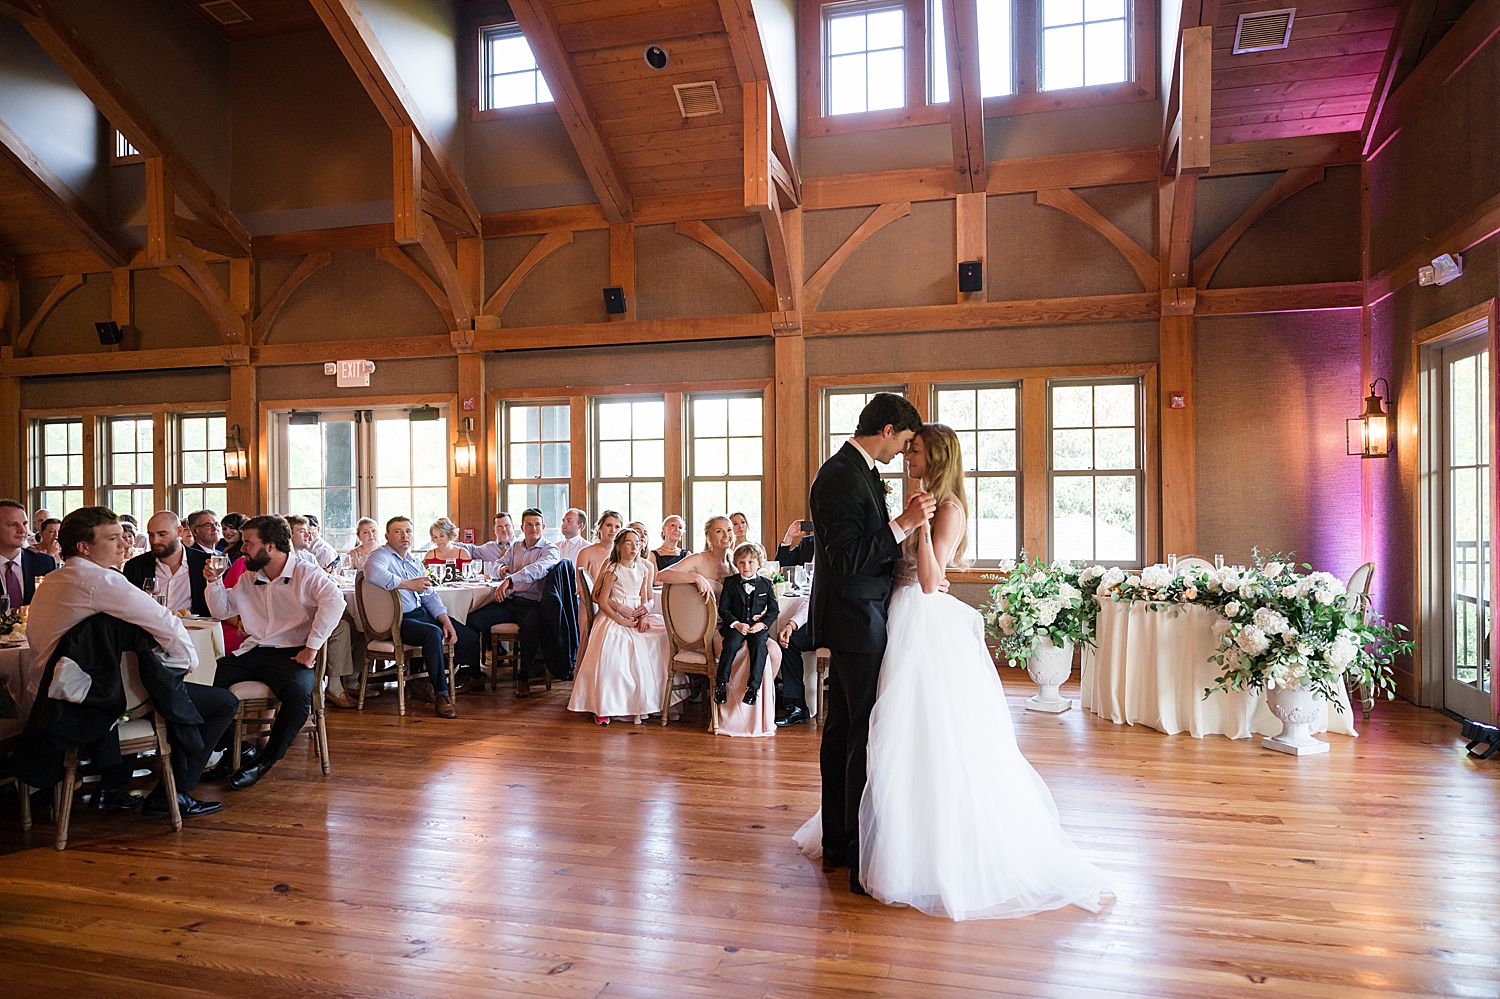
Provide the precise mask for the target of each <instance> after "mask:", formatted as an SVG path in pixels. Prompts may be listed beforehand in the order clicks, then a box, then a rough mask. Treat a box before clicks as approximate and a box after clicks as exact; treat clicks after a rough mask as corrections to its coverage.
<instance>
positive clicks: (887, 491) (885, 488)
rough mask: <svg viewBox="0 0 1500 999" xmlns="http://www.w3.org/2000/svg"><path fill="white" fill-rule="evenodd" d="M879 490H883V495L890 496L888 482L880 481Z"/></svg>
mask: <svg viewBox="0 0 1500 999" xmlns="http://www.w3.org/2000/svg"><path fill="white" fill-rule="evenodd" d="M880 488H881V489H884V490H885V494H886V495H887V496H889V495H890V494H891V484H890V483H889V482H887V481H886V480H884V479H881V480H880Z"/></svg>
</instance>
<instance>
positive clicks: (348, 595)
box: [339, 583, 495, 631]
mask: <svg viewBox="0 0 1500 999" xmlns="http://www.w3.org/2000/svg"><path fill="white" fill-rule="evenodd" d="M339 590H340V591H341V592H342V593H343V594H344V603H345V604H346V605H347V606H348V608H349V620H351V621H353V622H354V626H355V627H356V628H358V629H359V630H360V631H364V630H365V623H364V621H363V620H361V619H360V616H359V603H358V601H356V600H355V599H354V587H353V586H343V585H340V586H339ZM433 592H434V593H436V594H437V595H438V599H439V600H441V601H442V602H443V606H444V607H445V608H447V610H448V617H449V618H451V619H452V620H454V621H457V622H458V623H459V624H467V623H468V620H469V612H470V611H472V610H473V609H474V608H476V607H483V606H484V605H485V604H487V603H489V602H490V601H492V600H494V599H495V586H494V584H493V583H444V584H443V585H442V586H436V587H433Z"/></svg>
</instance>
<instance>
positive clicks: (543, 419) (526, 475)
mask: <svg viewBox="0 0 1500 999" xmlns="http://www.w3.org/2000/svg"><path fill="white" fill-rule="evenodd" d="M571 415H572V414H571V412H570V407H569V405H568V404H567V403H566V402H507V403H505V404H504V405H503V406H502V407H501V411H500V427H501V433H502V438H501V439H502V441H503V446H504V448H505V479H504V481H503V482H502V483H501V490H500V495H501V496H503V497H504V498H505V501H504V508H505V509H506V510H507V511H509V513H510V515H511V517H512V518H514V520H515V521H516V522H518V523H519V521H520V519H521V511H522V510H527V509H531V508H535V509H538V510H540V511H542V516H543V517H545V518H546V522H547V530H546V532H545V535H544V536H545V537H546V538H547V539H548V540H552V541H555V540H557V539H558V538H560V537H562V532H561V530H559V528H560V526H561V524H562V517H563V514H564V513H566V512H567V510H568V505H569V500H568V485H569V481H570V476H571V474H572V467H573V465H572V443H571V441H570V435H569V431H570V429H571V425H572V424H571Z"/></svg>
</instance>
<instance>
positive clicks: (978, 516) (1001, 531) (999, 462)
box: [932, 382, 1021, 566]
mask: <svg viewBox="0 0 1500 999" xmlns="http://www.w3.org/2000/svg"><path fill="white" fill-rule="evenodd" d="M1020 404H1021V387H1020V385H1019V384H1018V383H1014V382H1011V383H992V384H960V385H937V386H934V387H933V391H932V418H933V420H934V421H935V422H938V423H945V424H947V425H948V426H949V427H951V428H952V429H953V432H954V433H956V434H957V435H958V440H959V443H960V444H961V445H962V447H963V456H964V490H965V499H966V500H967V501H968V505H969V540H968V550H967V552H966V557H967V559H968V561H969V562H970V563H971V564H973V565H976V566H993V565H996V564H997V563H999V562H1000V561H1001V560H1002V559H1013V558H1015V557H1016V553H1017V552H1018V551H1019V549H1020V545H1021V542H1020V537H1021V500H1020V497H1021V490H1020V468H1021V465H1020V454H1019V448H1018V438H1019V436H1020V434H1019V430H1018V427H1019V426H1020V419H1019V417H1020Z"/></svg>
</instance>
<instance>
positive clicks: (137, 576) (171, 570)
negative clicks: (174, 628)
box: [125, 510, 208, 617]
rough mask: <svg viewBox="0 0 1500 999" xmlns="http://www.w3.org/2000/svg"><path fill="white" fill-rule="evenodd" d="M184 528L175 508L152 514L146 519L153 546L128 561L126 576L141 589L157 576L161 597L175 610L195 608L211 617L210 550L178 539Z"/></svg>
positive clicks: (159, 598)
mask: <svg viewBox="0 0 1500 999" xmlns="http://www.w3.org/2000/svg"><path fill="white" fill-rule="evenodd" d="M181 528H182V522H181V521H180V520H179V519H178V518H177V514H175V513H173V512H172V511H171V510H163V511H161V512H160V513H155V514H152V515H151V519H150V520H148V521H146V538H147V540H148V541H149V542H150V543H151V549H150V550H149V551H147V552H144V553H142V554H140V555H137V556H136V557H135V558H133V559H131V560H130V561H129V562H126V563H125V578H126V579H128V580H130V582H131V584H132V585H133V586H136V587H139V588H140V589H145V588H146V587H145V585H144V584H145V581H146V580H147V579H151V580H154V586H155V592H156V594H157V600H158V601H159V602H160V603H161V604H162V606H164V607H166V608H167V610H169V611H171V612H172V613H174V614H175V613H177V612H179V611H191V612H192V613H194V614H196V615H198V616H199V617H208V601H207V600H206V599H204V596H203V591H204V587H205V583H204V577H203V567H204V566H205V565H207V564H208V553H207V552H205V551H203V550H202V549H200V548H196V547H193V548H189V547H187V546H185V545H183V543H182V542H181V541H180V540H178V533H179V532H180V530H181Z"/></svg>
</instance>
